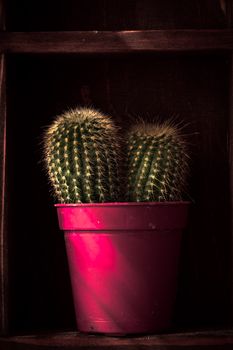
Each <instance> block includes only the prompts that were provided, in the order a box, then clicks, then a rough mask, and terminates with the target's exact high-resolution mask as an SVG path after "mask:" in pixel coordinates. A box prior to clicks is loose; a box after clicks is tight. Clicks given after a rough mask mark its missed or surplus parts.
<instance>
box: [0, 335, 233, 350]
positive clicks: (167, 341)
mask: <svg viewBox="0 0 233 350" xmlns="http://www.w3.org/2000/svg"><path fill="white" fill-rule="evenodd" d="M0 346H1V350H9V349H10V350H12V349H16V350H17V349H24V350H27V349H30V350H33V349H44V350H46V349H60V350H62V349H67V350H68V349H79V350H82V349H85V350H88V349H106V350H107V349H122V350H123V349H136V350H137V349H145V348H146V349H148V350H149V349H159V350H162V349H163V350H166V349H171V346H172V349H181V348H182V349H205V348H207V349H209V348H210V346H213V347H214V348H215V349H216V346H217V349H223V350H224V349H229V348H231V346H233V331H232V330H220V331H199V332H198V331H197V332H186V333H182V332H181V333H173V334H172V333H171V334H162V335H147V336H141V337H138V336H137V337H106V336H101V335H85V334H79V333H77V332H66V333H53V334H49V335H43V334H42V335H27V336H14V337H9V338H2V339H0Z"/></svg>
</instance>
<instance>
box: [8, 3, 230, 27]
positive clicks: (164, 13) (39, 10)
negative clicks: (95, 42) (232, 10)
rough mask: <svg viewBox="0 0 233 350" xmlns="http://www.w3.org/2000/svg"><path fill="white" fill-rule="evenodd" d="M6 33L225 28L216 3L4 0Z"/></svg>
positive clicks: (224, 22)
mask: <svg viewBox="0 0 233 350" xmlns="http://www.w3.org/2000/svg"><path fill="white" fill-rule="evenodd" d="M6 7H7V9H6V10H7V30H9V31H26V32H28V31H56V30H61V31H67V30H118V31H119V30H148V29H149V30H151V29H174V28H176V29H193V28H196V29H207V28H208V29H217V28H224V27H226V18H225V16H224V13H223V11H222V10H221V7H220V3H219V0H189V1H187V0H178V1H174V0H156V1H155V0H134V1H132V0H111V1H109V0H95V1H93V0H85V1H82V0H60V1H59V2H58V1H57V0H49V1H47V0H40V1H31V0H21V1H18V0H7V1H6Z"/></svg>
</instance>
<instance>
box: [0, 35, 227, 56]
mask: <svg viewBox="0 0 233 350" xmlns="http://www.w3.org/2000/svg"><path fill="white" fill-rule="evenodd" d="M232 49H233V31H231V30H149V31H120V32H107V31H105V32H98V31H92V32H88V31H86V32H85V31H84V32H40V33H39V32H38V33H34V32H33V33H32V32H24V33H23V32H2V33H0V51H1V52H6V53H82V54H101V53H104V54H105V53H130V52H156V51H158V52H161V51H162V52H164V51H167V52H177V51H200V50H232Z"/></svg>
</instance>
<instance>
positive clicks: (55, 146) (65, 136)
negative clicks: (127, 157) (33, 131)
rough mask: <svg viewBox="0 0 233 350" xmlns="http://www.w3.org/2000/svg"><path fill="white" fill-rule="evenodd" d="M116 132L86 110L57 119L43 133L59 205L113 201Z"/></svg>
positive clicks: (105, 120) (96, 113)
mask: <svg viewBox="0 0 233 350" xmlns="http://www.w3.org/2000/svg"><path fill="white" fill-rule="evenodd" d="M118 150H119V145H118V141H117V128H116V127H115V126H114V124H113V122H112V120H111V118H109V117H107V116H105V115H103V114H102V113H100V112H99V111H96V110H94V109H90V108H76V109H71V110H69V111H67V112H66V113H64V114H62V115H60V116H58V117H57V118H56V119H55V121H54V122H53V123H52V125H51V126H50V127H49V128H48V129H47V130H46V132H45V137H44V158H45V163H46V168H47V171H48V175H49V179H50V182H51V184H52V188H53V192H54V196H55V198H56V200H57V201H58V202H60V203H90V202H111V201H117V200H118V195H119V178H118V153H119V152H118Z"/></svg>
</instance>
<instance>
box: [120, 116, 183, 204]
mask: <svg viewBox="0 0 233 350" xmlns="http://www.w3.org/2000/svg"><path fill="white" fill-rule="evenodd" d="M187 172H188V155H187V147H186V144H185V141H184V140H183V139H182V137H181V135H180V132H179V130H178V129H177V128H176V127H175V126H172V125H171V123H169V122H167V123H164V124H161V125H159V124H151V123H150V124H146V123H145V124H143V123H141V124H138V125H136V126H134V127H132V128H131V130H130V131H129V133H128V142H127V186H128V188H127V200H129V201H137V202H142V201H175V200H181V199H182V195H183V191H184V190H185V187H186V178H187Z"/></svg>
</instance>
